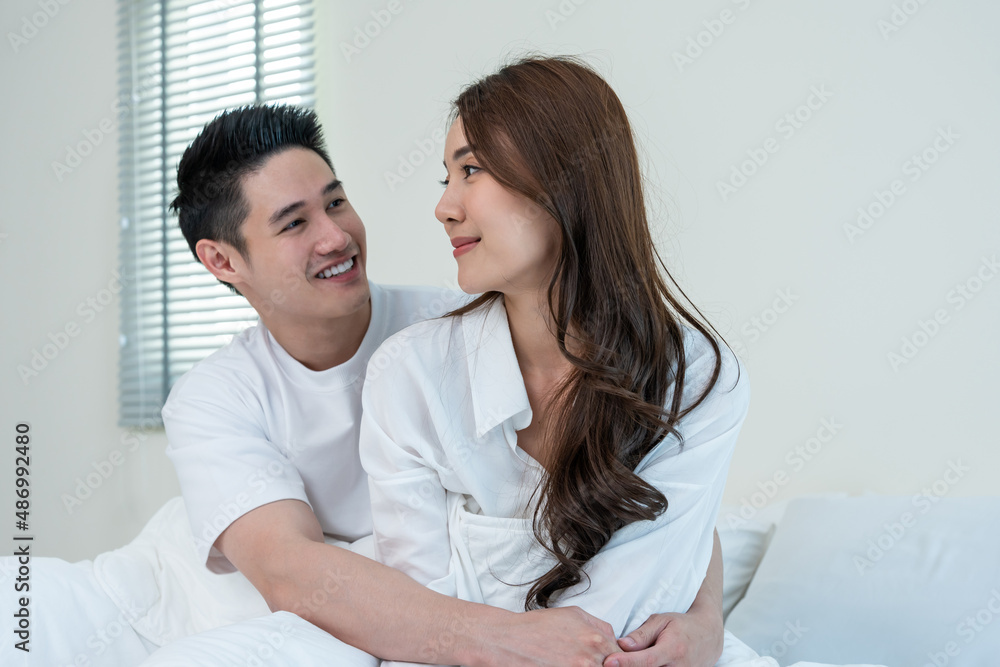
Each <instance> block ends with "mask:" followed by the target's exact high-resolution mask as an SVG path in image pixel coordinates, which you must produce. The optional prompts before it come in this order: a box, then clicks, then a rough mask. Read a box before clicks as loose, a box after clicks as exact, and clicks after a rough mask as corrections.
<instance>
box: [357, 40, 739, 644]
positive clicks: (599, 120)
mask: <svg viewBox="0 0 1000 667" xmlns="http://www.w3.org/2000/svg"><path fill="white" fill-rule="evenodd" d="M445 167H446V169H447V179H446V181H445V192H444V195H443V196H442V197H441V201H440V203H439V204H438V206H437V209H436V215H437V217H438V219H439V220H440V221H441V222H442V223H443V225H444V229H445V232H446V233H447V234H448V236H449V238H450V240H451V243H452V246H453V247H454V255H455V257H456V261H457V264H458V282H459V285H460V286H461V288H462V289H463V290H464V291H466V292H468V293H470V294H478V293H482V296H481V297H479V298H477V299H476V300H474V301H473V302H471V303H470V304H469V305H467V306H465V307H464V308H461V309H459V310H457V311H455V312H453V313H451V315H450V316H449V317H445V318H441V319H437V320H432V321H429V322H424V323H421V324H418V325H415V326H413V327H411V328H409V329H406V330H404V331H403V332H401V333H400V334H397V335H396V336H395V337H393V338H391V339H390V340H389V341H387V342H386V343H385V347H386V348H387V349H389V348H391V351H392V355H391V357H392V358H393V359H394V362H393V364H391V365H389V366H387V367H384V368H380V369H379V371H378V373H370V375H369V378H368V380H367V381H366V383H365V388H364V395H363V415H364V416H363V422H362V429H361V456H362V463H363V464H364V466H365V468H366V470H367V471H368V473H369V476H370V488H371V495H372V510H373V519H374V528H375V540H376V555H377V557H378V558H379V559H380V560H381V561H382V562H384V563H386V564H389V565H392V566H394V567H396V568H398V569H400V570H402V571H403V572H406V573H407V574H409V575H410V576H412V577H413V578H415V579H416V580H417V581H420V582H422V583H424V584H426V585H427V586H429V587H431V588H433V589H435V590H438V591H440V592H443V593H446V594H449V595H455V596H458V597H462V598H465V599H468V600H472V601H477V602H485V603H488V604H491V605H494V606H499V607H504V608H507V609H510V610H525V609H533V608H539V607H549V606H564V605H578V606H580V607H582V608H583V609H585V610H586V611H588V612H590V613H592V614H594V615H595V616H597V617H599V618H602V619H604V620H606V621H608V622H609V623H610V624H611V625H612V627H613V628H614V630H615V632H616V633H617V635H618V636H621V635H622V634H624V633H627V632H629V631H631V630H633V629H634V628H635V627H637V626H638V625H639V624H640V623H641V622H642V621H643V620H645V618H646V616H647V615H648V614H649V613H651V612H655V611H670V610H673V611H681V612H683V611H686V610H687V609H688V607H689V606H690V604H691V602H692V600H693V599H694V597H695V594H696V593H697V591H698V588H699V586H700V585H701V583H702V580H703V579H704V577H705V572H706V569H707V567H708V563H709V558H710V556H711V551H712V542H713V526H714V522H715V517H716V513H717V512H718V507H719V503H720V501H721V496H722V490H723V487H724V485H725V478H726V471H727V468H728V464H729V460H730V457H731V454H732V450H733V445H734V443H735V440H736V436H737V433H738V431H739V428H740V426H741V424H742V422H743V419H744V417H745V415H746V409H747V402H748V384H747V380H746V373H745V372H743V371H742V370H741V368H740V365H739V362H738V361H737V360H736V358H735V357H734V356H733V355H732V354H731V353H730V352H729V351H728V350H723V349H721V348H720V346H719V344H718V342H717V341H716V339H715V338H714V337H713V336H712V335H711V334H710V333H709V331H708V330H707V329H706V327H705V326H704V325H702V324H700V323H699V322H698V321H697V320H696V319H695V317H694V316H693V315H692V314H691V313H690V312H689V311H688V310H687V309H686V308H685V307H684V306H683V305H682V304H681V302H680V301H679V300H678V299H677V298H676V297H675V296H674V295H673V294H672V292H671V291H670V290H669V289H668V287H667V283H666V282H665V281H664V279H663V277H662V276H661V274H660V272H659V270H658V269H659V265H662V262H659V265H658V261H659V260H658V257H657V255H656V252H655V249H654V245H653V241H652V238H651V236H650V233H649V229H648V224H647V220H646V212H645V202H644V199H643V193H642V176H641V173H640V170H639V165H638V160H637V157H636V152H635V147H634V144H633V139H632V133H631V128H630V125H629V122H628V119H627V117H626V114H625V112H624V109H623V108H622V106H621V103H620V102H619V100H618V98H617V96H616V95H615V94H614V92H613V91H612V90H611V89H610V87H609V86H608V85H607V83H606V82H604V81H603V79H601V77H600V76H598V75H597V74H596V73H594V72H593V71H592V70H591V69H589V68H588V67H586V66H585V65H583V64H581V63H579V62H577V61H575V60H572V59H566V58H547V59H526V60H522V61H520V62H518V63H515V64H513V65H511V66H508V67H505V68H503V69H501V70H500V71H499V72H497V73H496V74H494V75H491V76H488V77H486V78H485V79H483V80H481V81H479V82H477V83H475V84H473V85H471V86H470V87H468V88H467V89H466V90H465V91H464V92H463V93H462V94H461V95H460V96H459V97H458V99H457V100H456V102H455V114H454V120H453V123H452V125H451V129H450V131H449V133H448V138H447V141H446V145H445ZM374 358H378V355H376V357H374Z"/></svg>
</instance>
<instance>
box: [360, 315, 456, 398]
mask: <svg viewBox="0 0 1000 667" xmlns="http://www.w3.org/2000/svg"><path fill="white" fill-rule="evenodd" d="M459 319H460V318H459V317H445V316H442V317H435V318H432V319H429V320H424V321H421V322H417V323H415V324H411V325H409V326H408V327H405V328H404V329H401V330H400V331H398V332H396V333H394V334H393V335H391V336H389V337H388V338H386V339H385V340H384V341H383V342H382V344H381V345H379V347H378V348H377V349H376V350H375V352H374V353H373V354H372V356H371V358H370V359H369V360H368V370H367V374H366V377H365V383H366V384H368V383H372V382H390V383H391V382H394V381H403V380H404V379H405V378H406V377H410V378H411V379H414V378H420V377H422V376H426V375H428V374H429V373H430V371H431V370H432V369H433V370H434V372H435V374H438V373H440V371H441V370H442V368H443V367H444V363H445V362H446V361H447V360H448V359H449V358H453V357H454V355H455V344H456V342H459V343H460V342H461V340H462V338H461V336H459V335H457V332H458V331H459V329H458V327H459V324H460V322H459Z"/></svg>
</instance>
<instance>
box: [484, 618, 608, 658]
mask: <svg viewBox="0 0 1000 667" xmlns="http://www.w3.org/2000/svg"><path fill="white" fill-rule="evenodd" d="M484 639H485V642H484V646H483V653H484V654H485V655H486V656H488V659H487V660H486V662H483V663H481V664H482V665H483V666H484V667H487V666H488V667H508V666H509V665H531V666H533V667H557V666H558V667H578V666H579V667H598V666H599V665H601V664H602V663H603V662H604V658H605V656H607V655H608V654H609V653H614V652H617V651H618V650H619V649H618V644H617V643H616V642H615V633H614V630H613V629H612V627H611V626H610V625H609V624H608V623H605V622H604V621H602V620H600V619H597V618H594V617H593V616H591V615H590V614H588V613H587V612H585V611H583V610H582V609H580V608H579V607H559V608H554V609H539V610H536V611H529V612H524V613H518V614H512V615H511V616H510V617H508V618H506V619H504V622H503V623H502V624H500V625H499V627H497V628H496V631H495V632H494V633H491V634H490V635H489V636H488V637H485V638H484Z"/></svg>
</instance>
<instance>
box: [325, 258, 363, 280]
mask: <svg viewBox="0 0 1000 667" xmlns="http://www.w3.org/2000/svg"><path fill="white" fill-rule="evenodd" d="M353 266H354V258H353V257H351V258H350V259H349V260H347V261H346V262H344V263H343V264H338V265H336V266H331V267H330V268H329V269H327V270H326V271H320V272H319V273H317V274H316V277H318V278H332V277H333V276H336V275H340V274H341V273H343V272H344V271H350V270H351V268H352V267H353Z"/></svg>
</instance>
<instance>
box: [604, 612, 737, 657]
mask: <svg viewBox="0 0 1000 667" xmlns="http://www.w3.org/2000/svg"><path fill="white" fill-rule="evenodd" d="M713 619H717V621H713ZM713 622H714V624H715V626H716V629H715V630H714V631H710V632H708V633H707V634H706V626H709V625H711V624H713ZM722 634H723V629H722V617H721V616H719V615H712V614H705V615H704V617H699V616H698V613H697V612H694V611H691V612H688V613H687V614H653V615H652V616H650V617H649V619H648V620H647V621H646V622H645V623H643V624H642V625H641V626H639V627H638V628H636V629H635V630H634V631H633V632H632V633H631V634H629V635H628V636H626V637H622V638H621V639H619V640H618V644H619V645H620V646H621V648H622V650H623V651H625V652H624V653H622V652H618V653H614V654H612V655H610V656H608V659H607V660H605V661H604V667H711V665H714V664H715V663H716V662H717V661H718V660H719V656H721V655H722Z"/></svg>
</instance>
